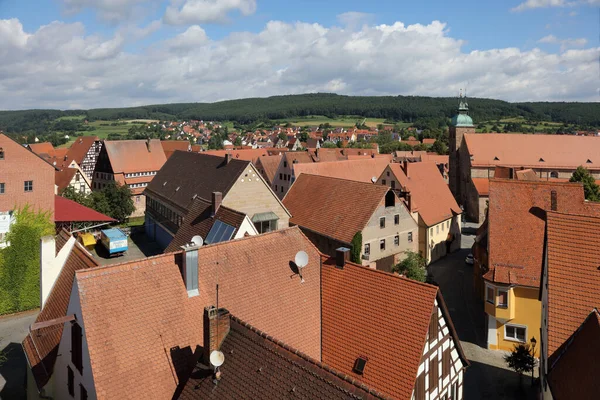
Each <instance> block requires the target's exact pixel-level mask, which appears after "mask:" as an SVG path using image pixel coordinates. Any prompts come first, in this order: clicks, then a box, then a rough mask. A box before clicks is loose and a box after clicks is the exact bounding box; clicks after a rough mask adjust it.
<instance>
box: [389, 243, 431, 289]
mask: <svg viewBox="0 0 600 400" xmlns="http://www.w3.org/2000/svg"><path fill="white" fill-rule="evenodd" d="M404 254H405V255H406V257H405V258H404V260H402V261H400V263H398V264H396V265H394V266H393V267H392V272H397V273H399V274H402V275H404V276H406V277H407V278H409V279H413V280H415V281H419V282H425V280H426V279H427V269H426V268H425V264H426V263H425V258H423V256H422V255H421V254H419V253H416V252H414V251H410V250H407V251H405V252H404Z"/></svg>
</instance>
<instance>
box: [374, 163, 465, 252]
mask: <svg viewBox="0 0 600 400" xmlns="http://www.w3.org/2000/svg"><path fill="white" fill-rule="evenodd" d="M377 183H378V184H380V185H385V186H389V187H391V188H392V189H395V191H396V192H397V193H398V196H399V197H401V198H403V199H404V201H405V203H406V206H407V208H408V209H409V210H410V212H411V215H412V217H413V219H414V220H415V222H417V224H418V225H419V252H420V253H421V255H422V256H423V257H424V258H425V260H426V262H427V264H429V263H431V262H433V261H435V260H437V259H439V258H441V257H443V256H445V255H446V254H448V253H450V252H452V251H455V250H458V249H460V221H459V218H460V213H461V209H460V207H459V206H458V204H457V203H456V200H454V197H453V196H452V193H451V192H450V189H449V188H448V185H447V184H446V182H445V181H444V177H443V175H442V172H440V169H439V168H438V166H437V165H436V164H435V162H415V163H409V162H406V161H405V162H404V163H402V164H399V163H392V164H389V165H388V166H387V167H386V168H385V169H384V170H383V173H382V174H381V175H380V176H379V179H377Z"/></svg>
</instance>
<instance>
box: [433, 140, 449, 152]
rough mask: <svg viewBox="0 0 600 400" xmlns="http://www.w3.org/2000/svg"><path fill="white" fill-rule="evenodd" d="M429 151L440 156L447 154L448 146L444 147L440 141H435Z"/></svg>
mask: <svg viewBox="0 0 600 400" xmlns="http://www.w3.org/2000/svg"><path fill="white" fill-rule="evenodd" d="M431 151H435V152H436V153H438V154H440V155H445V154H448V146H446V145H445V144H444V143H443V142H442V141H441V140H439V139H438V140H436V141H435V143H434V144H433V146H431Z"/></svg>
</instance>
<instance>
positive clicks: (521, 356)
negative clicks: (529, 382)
mask: <svg viewBox="0 0 600 400" xmlns="http://www.w3.org/2000/svg"><path fill="white" fill-rule="evenodd" d="M504 361H505V362H506V364H507V365H508V367H509V368H510V369H512V370H514V371H515V372H516V373H517V374H519V383H521V384H522V382H523V374H524V373H526V372H531V371H533V368H534V367H535V358H534V357H533V350H532V348H531V346H530V345H529V343H523V344H518V345H515V347H514V348H513V350H512V352H511V353H510V354H506V355H504Z"/></svg>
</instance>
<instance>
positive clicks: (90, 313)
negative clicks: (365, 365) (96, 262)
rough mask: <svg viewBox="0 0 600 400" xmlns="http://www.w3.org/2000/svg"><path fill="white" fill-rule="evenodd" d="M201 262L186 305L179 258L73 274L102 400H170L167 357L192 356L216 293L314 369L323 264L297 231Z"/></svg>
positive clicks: (202, 252) (221, 249)
mask: <svg viewBox="0 0 600 400" xmlns="http://www.w3.org/2000/svg"><path fill="white" fill-rule="evenodd" d="M299 250H304V251H306V252H307V253H308V255H309V264H308V265H307V266H306V267H305V268H304V270H303V277H304V280H305V282H304V283H300V279H299V277H298V276H297V275H294V272H293V270H292V268H291V267H290V262H291V261H293V260H294V257H295V254H296V252H297V251H299ZM198 252H199V254H198V276H199V292H200V295H199V296H195V297H191V298H190V297H188V294H187V292H186V289H185V286H184V283H183V280H182V278H181V273H180V270H179V265H178V263H177V261H176V260H178V259H179V258H180V256H179V254H180V253H169V254H165V255H161V256H157V257H151V258H147V259H143V260H137V261H132V262H128V263H124V264H117V265H112V266H107V267H101V268H95V269H92V270H89V271H82V272H78V273H77V274H76V282H77V285H78V290H79V296H80V301H81V312H82V318H83V320H84V321H85V334H86V339H87V343H88V348H89V353H90V358H91V360H92V375H93V378H94V384H95V386H96V392H97V396H98V399H114V398H121V397H122V396H123V393H127V395H128V396H129V397H130V398H171V397H172V396H173V394H174V393H175V389H176V387H177V385H178V384H179V383H180V381H179V378H178V376H177V374H176V373H175V371H176V370H177V365H174V364H175V363H176V362H177V360H175V359H174V356H173V353H172V352H171V351H170V349H173V348H175V347H177V346H179V348H181V349H184V350H185V349H186V348H187V347H188V346H190V347H191V349H193V350H191V351H190V355H191V353H192V352H193V351H194V350H195V349H196V346H197V345H200V346H201V345H202V343H203V333H202V332H203V318H202V315H203V310H204V307H205V306H208V305H213V304H215V303H216V290H215V287H216V285H217V283H218V284H219V306H221V307H225V308H227V309H228V310H229V311H230V312H231V313H232V314H234V315H237V316H239V317H240V318H243V319H244V320H245V321H248V322H249V323H252V325H253V326H255V327H256V328H257V329H260V330H262V331H265V332H268V333H269V335H272V336H274V337H277V338H278V339H279V340H281V341H283V342H284V343H286V344H288V345H289V346H292V347H295V348H298V349H299V350H300V351H302V352H303V353H305V354H307V355H308V356H310V357H313V358H316V359H320V354H321V333H320V331H321V324H320V305H321V304H320V303H321V302H320V297H321V296H320V287H321V282H320V268H319V267H320V254H319V252H318V251H317V250H316V248H315V247H314V246H313V245H312V243H311V242H310V241H309V240H308V239H307V238H306V237H305V236H304V235H303V234H302V232H301V231H300V229H298V228H288V229H283V230H279V231H275V232H271V233H267V234H263V235H258V236H251V237H248V238H244V239H238V240H234V241H231V242H224V243H219V244H215V245H210V246H205V247H202V248H200V249H199V251H198ZM133 288H135V290H133ZM183 361H185V362H187V361H189V359H187V360H183ZM115 377H118V379H115Z"/></svg>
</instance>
